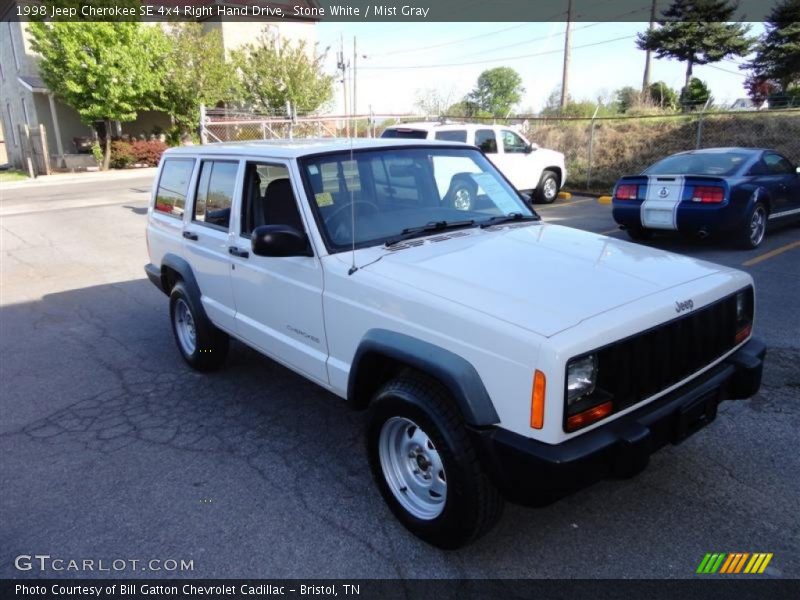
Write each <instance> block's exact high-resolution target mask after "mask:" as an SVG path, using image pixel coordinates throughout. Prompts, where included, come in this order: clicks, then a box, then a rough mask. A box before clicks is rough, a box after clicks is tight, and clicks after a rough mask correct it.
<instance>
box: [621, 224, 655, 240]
mask: <svg viewBox="0 0 800 600" xmlns="http://www.w3.org/2000/svg"><path fill="white" fill-rule="evenodd" d="M625 231H626V232H627V233H628V237H629V238H631V239H632V240H634V241H636V242H646V241H647V240H650V239H652V238H653V231H652V230H650V229H645V228H644V227H638V226H633V227H628V228H626V229H625Z"/></svg>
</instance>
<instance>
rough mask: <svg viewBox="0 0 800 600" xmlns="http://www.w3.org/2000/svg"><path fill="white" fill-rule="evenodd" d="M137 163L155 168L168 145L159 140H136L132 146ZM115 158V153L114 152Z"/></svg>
mask: <svg viewBox="0 0 800 600" xmlns="http://www.w3.org/2000/svg"><path fill="white" fill-rule="evenodd" d="M130 146H131V153H132V154H133V157H134V158H135V162H137V163H142V164H146V165H149V166H151V167H155V166H156V165H157V164H158V161H159V160H161V155H162V154H163V153H164V150H166V149H167V145H166V144H165V143H164V142H161V141H159V140H136V141H135V142H133V143H131V144H130ZM112 156H113V152H112Z"/></svg>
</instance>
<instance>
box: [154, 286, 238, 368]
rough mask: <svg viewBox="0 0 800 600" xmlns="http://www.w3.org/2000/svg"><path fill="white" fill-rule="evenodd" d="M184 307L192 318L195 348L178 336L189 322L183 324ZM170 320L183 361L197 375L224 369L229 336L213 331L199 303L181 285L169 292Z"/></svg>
mask: <svg viewBox="0 0 800 600" xmlns="http://www.w3.org/2000/svg"><path fill="white" fill-rule="evenodd" d="M183 307H185V308H186V309H187V310H188V313H189V315H190V317H191V321H192V325H193V330H194V345H193V347H192V346H191V345H189V344H187V343H186V341H184V340H183V339H182V334H181V333H180V332H179V330H180V329H182V326H181V323H183V322H185V321H186V319H183V320H181V318H180V315H179V314H178V313H179V312H181V311H182V310H183ZM169 317H170V319H169V320H170V324H171V325H172V334H173V335H174V336H175V343H176V344H177V346H178V350H179V351H180V353H181V356H182V357H183V360H185V361H186V362H187V364H188V365H189V366H190V367H192V368H193V369H197V370H198V371H212V370H214V369H218V368H219V367H220V366H222V364H223V363H224V362H225V358H226V357H227V356H228V344H229V339H228V334H226V333H225V332H224V331H220V330H219V329H217V328H216V327H214V325H213V324H212V323H211V321H209V320H208V317H207V316H206V314H205V311H203V310H202V306H201V304H200V299H199V298H195V297H194V294H192V293H190V292H189V291H188V288H187V287H186V284H184V283H183V282H182V281H178V282H177V283H176V284H175V285H174V287H173V288H172V291H171V292H170V295H169Z"/></svg>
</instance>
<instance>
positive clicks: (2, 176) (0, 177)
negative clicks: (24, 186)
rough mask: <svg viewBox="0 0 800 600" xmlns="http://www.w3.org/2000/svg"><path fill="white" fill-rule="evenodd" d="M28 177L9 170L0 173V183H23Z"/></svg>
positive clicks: (14, 170) (20, 172)
mask: <svg viewBox="0 0 800 600" xmlns="http://www.w3.org/2000/svg"><path fill="white" fill-rule="evenodd" d="M27 178H28V176H27V175H26V174H25V173H23V172H22V171H17V170H16V169H9V170H8V171H0V183H8V182H10V181H24V180H25V179H27Z"/></svg>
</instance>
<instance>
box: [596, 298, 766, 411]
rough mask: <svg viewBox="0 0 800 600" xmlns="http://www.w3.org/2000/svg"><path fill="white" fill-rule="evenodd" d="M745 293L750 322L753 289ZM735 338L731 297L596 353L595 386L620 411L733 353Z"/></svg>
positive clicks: (733, 306)
mask: <svg viewBox="0 0 800 600" xmlns="http://www.w3.org/2000/svg"><path fill="white" fill-rule="evenodd" d="M745 292H746V293H747V294H748V297H749V302H748V306H749V310H750V318H751V322H752V311H753V288H748V289H747V290H745ZM737 293H738V292H737ZM735 337H736V294H733V295H731V296H728V297H727V298H723V299H721V300H718V301H716V302H714V303H713V304H709V305H708V306H704V307H703V308H701V309H698V310H696V311H693V312H691V313H689V314H687V315H684V316H682V317H678V318H676V319H674V320H672V321H669V322H667V323H664V324H662V325H659V326H657V327H654V328H653V329H649V330H647V331H643V332H641V333H638V334H636V335H633V336H631V337H629V338H625V339H623V340H619V341H617V342H614V343H612V344H610V345H608V346H605V347H603V348H601V349H599V350H597V351H596V354H597V388H599V389H601V390H603V391H605V392H607V393H609V394H611V396H612V397H613V402H614V412H618V411H620V410H623V409H625V408H627V407H629V406H632V405H634V404H636V403H637V402H640V401H642V400H644V399H646V398H649V397H650V396H653V395H654V394H657V393H658V392H660V391H662V390H664V389H666V388H668V387H671V386H673V385H675V384H676V383H678V382H679V381H681V380H683V379H686V378H687V377H689V376H690V375H692V374H693V373H696V372H697V371H699V370H700V369H702V368H703V367H705V366H707V365H709V364H710V363H712V362H714V361H715V360H716V359H718V358H719V357H721V356H723V355H724V354H726V353H727V352H728V351H730V350H731V349H733V347H734V346H735V345H736V341H735Z"/></svg>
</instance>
